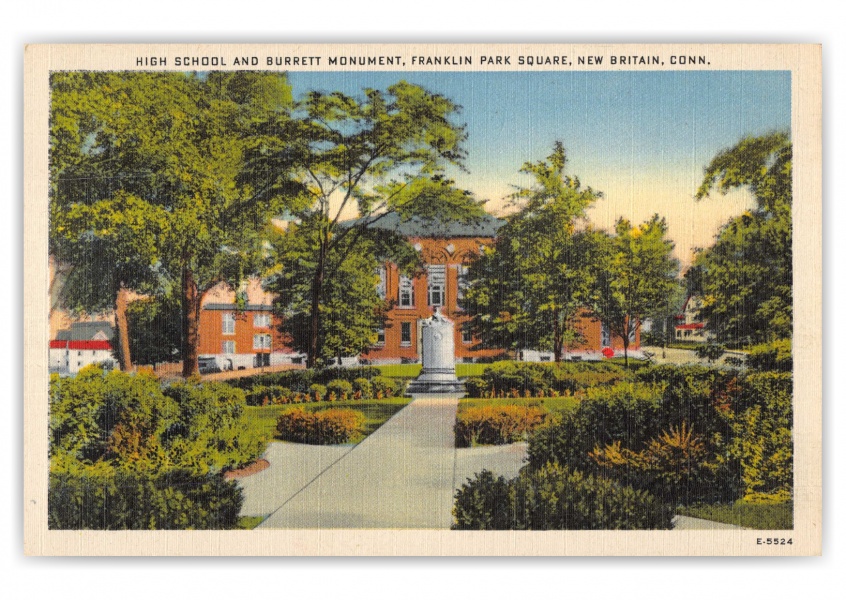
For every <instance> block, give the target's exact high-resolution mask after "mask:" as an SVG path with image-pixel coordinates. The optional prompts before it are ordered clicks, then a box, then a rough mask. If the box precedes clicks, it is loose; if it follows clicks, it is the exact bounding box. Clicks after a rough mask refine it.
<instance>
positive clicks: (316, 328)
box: [306, 239, 326, 369]
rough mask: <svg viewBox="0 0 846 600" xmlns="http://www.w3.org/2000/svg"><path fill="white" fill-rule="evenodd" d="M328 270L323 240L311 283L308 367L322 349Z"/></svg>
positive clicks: (312, 363)
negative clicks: (322, 304)
mask: <svg viewBox="0 0 846 600" xmlns="http://www.w3.org/2000/svg"><path fill="white" fill-rule="evenodd" d="M325 270H326V243H325V241H324V240H322V239H321V241H320V252H319V254H318V257H317V270H316V271H315V273H314V279H313V280H312V282H311V315H309V316H310V317H311V318H310V320H309V327H308V357H307V359H306V367H308V368H309V369H311V368H313V367H314V364H315V361H316V360H317V357H318V353H319V352H320V347H319V344H318V337H319V333H320V296H321V294H322V293H323V277H324V272H325Z"/></svg>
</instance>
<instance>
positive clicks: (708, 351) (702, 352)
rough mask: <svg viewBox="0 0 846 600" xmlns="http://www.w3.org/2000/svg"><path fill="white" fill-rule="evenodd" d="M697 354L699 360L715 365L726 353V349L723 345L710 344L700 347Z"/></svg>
mask: <svg viewBox="0 0 846 600" xmlns="http://www.w3.org/2000/svg"><path fill="white" fill-rule="evenodd" d="M695 352H696V356H698V357H699V358H704V359H707V360H708V362H709V363H713V362H716V361H717V360H719V358H720V357H721V356H722V355H723V354H725V353H726V347H725V346H723V345H722V344H716V343H714V342H708V343H707V344H703V345H702V346H698V347H697V348H696V350H695Z"/></svg>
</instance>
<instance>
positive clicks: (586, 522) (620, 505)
mask: <svg viewBox="0 0 846 600" xmlns="http://www.w3.org/2000/svg"><path fill="white" fill-rule="evenodd" d="M672 515H673V510H672V507H670V506H667V505H665V504H663V503H662V502H660V501H659V500H658V499H656V498H655V497H654V496H652V495H651V494H649V493H648V492H644V491H638V490H635V489H633V488H632V487H629V486H621V485H619V484H618V483H616V482H615V481H613V480H611V479H606V478H603V477H596V476H593V475H584V474H582V473H581V472H579V471H574V470H570V469H568V468H566V467H562V466H560V465H558V464H554V463H551V464H547V465H544V466H543V467H541V468H540V469H537V470H529V469H524V470H523V471H522V472H521V473H520V475H519V476H518V477H516V478H515V479H512V480H511V481H506V480H505V479H504V478H503V477H496V478H495V477H494V476H493V474H491V473H490V471H482V473H480V474H478V475H477V476H476V477H475V479H472V480H468V482H467V483H465V484H464V485H462V486H461V489H460V490H459V491H458V492H457V493H456V496H455V506H454V508H453V516H454V518H455V524H454V525H453V527H452V528H453V529H476V530H491V529H532V530H552V529H555V530H587V529H590V530H596V529H605V530H614V529H670V528H671V527H672V524H671V519H672Z"/></svg>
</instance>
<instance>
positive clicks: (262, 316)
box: [253, 313, 270, 328]
mask: <svg viewBox="0 0 846 600" xmlns="http://www.w3.org/2000/svg"><path fill="white" fill-rule="evenodd" d="M253 327H256V328H265V327H270V315H269V314H267V313H258V314H256V315H255V316H253Z"/></svg>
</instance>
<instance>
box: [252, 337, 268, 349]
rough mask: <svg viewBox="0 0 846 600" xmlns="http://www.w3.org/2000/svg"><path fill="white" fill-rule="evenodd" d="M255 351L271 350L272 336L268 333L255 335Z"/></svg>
mask: <svg viewBox="0 0 846 600" xmlns="http://www.w3.org/2000/svg"><path fill="white" fill-rule="evenodd" d="M253 350H270V335H269V334H267V333H259V334H256V335H254V336H253Z"/></svg>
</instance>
